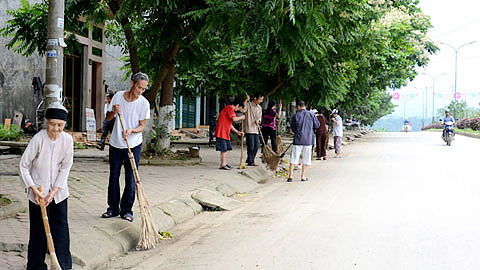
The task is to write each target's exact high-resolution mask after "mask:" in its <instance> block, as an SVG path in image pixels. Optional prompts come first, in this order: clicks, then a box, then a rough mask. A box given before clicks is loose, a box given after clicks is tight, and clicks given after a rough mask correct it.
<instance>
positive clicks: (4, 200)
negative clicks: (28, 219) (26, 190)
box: [0, 194, 12, 207]
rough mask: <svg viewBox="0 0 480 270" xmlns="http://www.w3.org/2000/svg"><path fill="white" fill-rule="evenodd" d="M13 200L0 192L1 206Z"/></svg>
mask: <svg viewBox="0 0 480 270" xmlns="http://www.w3.org/2000/svg"><path fill="white" fill-rule="evenodd" d="M11 203H12V201H10V200H9V199H8V198H5V197H4V195H1V194H0V207H3V206H5V205H9V204H11Z"/></svg>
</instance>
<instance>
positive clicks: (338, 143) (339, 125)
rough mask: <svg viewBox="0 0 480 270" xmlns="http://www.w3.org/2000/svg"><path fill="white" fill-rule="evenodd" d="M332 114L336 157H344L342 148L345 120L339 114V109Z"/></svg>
mask: <svg viewBox="0 0 480 270" xmlns="http://www.w3.org/2000/svg"><path fill="white" fill-rule="evenodd" d="M331 116H332V122H333V144H334V146H335V158H340V157H342V156H341V154H340V152H341V148H342V137H343V121H342V117H340V115H338V110H337V109H334V110H333V111H332V114H331Z"/></svg>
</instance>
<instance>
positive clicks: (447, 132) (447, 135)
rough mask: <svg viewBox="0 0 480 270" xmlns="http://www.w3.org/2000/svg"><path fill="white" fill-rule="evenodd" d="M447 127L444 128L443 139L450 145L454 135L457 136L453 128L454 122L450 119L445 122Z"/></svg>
mask: <svg viewBox="0 0 480 270" xmlns="http://www.w3.org/2000/svg"><path fill="white" fill-rule="evenodd" d="M443 124H444V125H445V128H444V129H443V136H442V139H443V141H445V142H446V143H447V145H448V146H450V145H452V141H453V137H455V129H454V128H453V122H452V121H448V122H445V123H443Z"/></svg>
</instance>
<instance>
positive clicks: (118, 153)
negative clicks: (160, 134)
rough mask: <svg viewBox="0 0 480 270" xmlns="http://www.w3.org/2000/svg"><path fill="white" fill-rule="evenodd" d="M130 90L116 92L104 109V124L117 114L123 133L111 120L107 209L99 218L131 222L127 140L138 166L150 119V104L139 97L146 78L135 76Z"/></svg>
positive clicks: (132, 184) (132, 192)
mask: <svg viewBox="0 0 480 270" xmlns="http://www.w3.org/2000/svg"><path fill="white" fill-rule="evenodd" d="M131 80H132V87H131V88H130V90H128V91H118V92H117V93H116V94H115V95H114V96H113V98H112V102H110V106H109V107H108V112H107V117H106V119H107V120H108V121H110V120H112V119H113V117H115V116H116V115H117V114H120V115H121V116H122V120H123V124H124V126H125V130H122V126H121V125H120V120H119V119H118V117H117V118H116V120H115V124H114V126H113V131H112V134H111V136H110V147H109V150H108V156H109V162H110V177H109V181H108V198H107V203H108V208H107V211H106V212H105V213H103V214H102V218H111V217H115V216H118V215H120V217H122V218H123V219H125V220H127V221H130V222H132V221H133V211H132V206H133V203H134V202H135V179H134V176H133V170H132V167H131V165H130V159H129V157H128V149H127V143H126V142H125V139H128V143H129V144H130V148H131V150H132V153H133V156H134V159H135V163H136V164H137V168H138V164H139V162H140V153H141V151H142V141H143V136H142V132H143V130H144V129H145V124H146V121H147V119H149V118H150V103H149V102H148V100H147V99H146V98H145V97H144V96H142V94H143V92H145V90H146V89H147V86H148V76H147V74H145V73H141V72H138V73H136V74H133V75H132V77H131ZM122 164H123V166H124V169H125V187H124V189H123V194H122V197H121V198H120V184H119V178H120V171H121V169H122Z"/></svg>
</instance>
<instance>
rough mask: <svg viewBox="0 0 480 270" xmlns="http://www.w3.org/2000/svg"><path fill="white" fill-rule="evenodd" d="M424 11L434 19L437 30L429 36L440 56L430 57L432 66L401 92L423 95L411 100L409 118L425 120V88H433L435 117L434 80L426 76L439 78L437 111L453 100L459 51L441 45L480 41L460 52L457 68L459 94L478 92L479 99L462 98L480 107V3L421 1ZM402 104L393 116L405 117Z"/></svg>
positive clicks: (429, 112) (469, 0)
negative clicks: (456, 60)
mask: <svg viewBox="0 0 480 270" xmlns="http://www.w3.org/2000/svg"><path fill="white" fill-rule="evenodd" d="M420 8H421V9H422V11H423V13H425V14H427V15H429V16H430V17H431V23H432V24H433V28H432V29H430V31H429V34H428V35H429V37H430V38H431V39H432V40H433V41H434V42H435V43H436V44H437V46H439V48H440V50H439V51H438V52H437V54H435V55H433V56H431V57H430V64H429V65H428V67H426V68H425V69H421V70H419V75H418V76H417V77H416V78H415V80H413V81H412V82H410V83H409V84H408V86H406V87H403V88H402V89H399V90H398V92H399V93H400V94H401V95H404V94H417V93H418V94H419V95H418V96H416V97H414V98H410V99H409V100H408V101H407V103H406V106H405V114H406V116H407V117H414V116H417V117H422V97H423V92H424V90H425V87H429V89H428V93H427V97H428V99H427V116H428V117H427V119H431V118H432V89H431V87H432V81H433V80H432V78H431V77H428V76H426V75H422V73H426V74H429V75H431V76H436V75H438V74H442V73H446V74H445V75H442V76H439V77H437V79H436V80H435V92H436V93H438V94H439V95H436V96H435V111H436V110H437V109H438V108H441V107H443V106H445V105H447V104H448V103H450V102H451V100H452V99H453V91H454V90H453V89H454V87H453V86H454V82H455V51H454V50H453V49H452V48H450V47H447V46H445V45H442V44H440V42H443V43H447V44H450V45H451V46H453V47H455V48H458V47H459V46H461V45H463V44H466V43H469V42H471V41H477V42H476V43H474V44H472V45H468V46H465V47H463V48H462V49H460V50H459V51H458V67H457V92H460V93H461V94H463V93H470V94H471V93H476V95H477V96H476V97H472V96H471V95H462V97H461V99H466V100H467V102H468V104H469V106H470V107H476V108H479V102H480V12H479V11H480V1H477V0H455V1H452V0H420ZM417 88H419V89H422V90H418V89H417ZM393 102H394V104H396V105H398V107H397V108H396V110H395V112H394V113H393V115H395V116H403V114H404V111H403V110H404V106H403V102H402V101H400V100H399V101H393Z"/></svg>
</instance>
